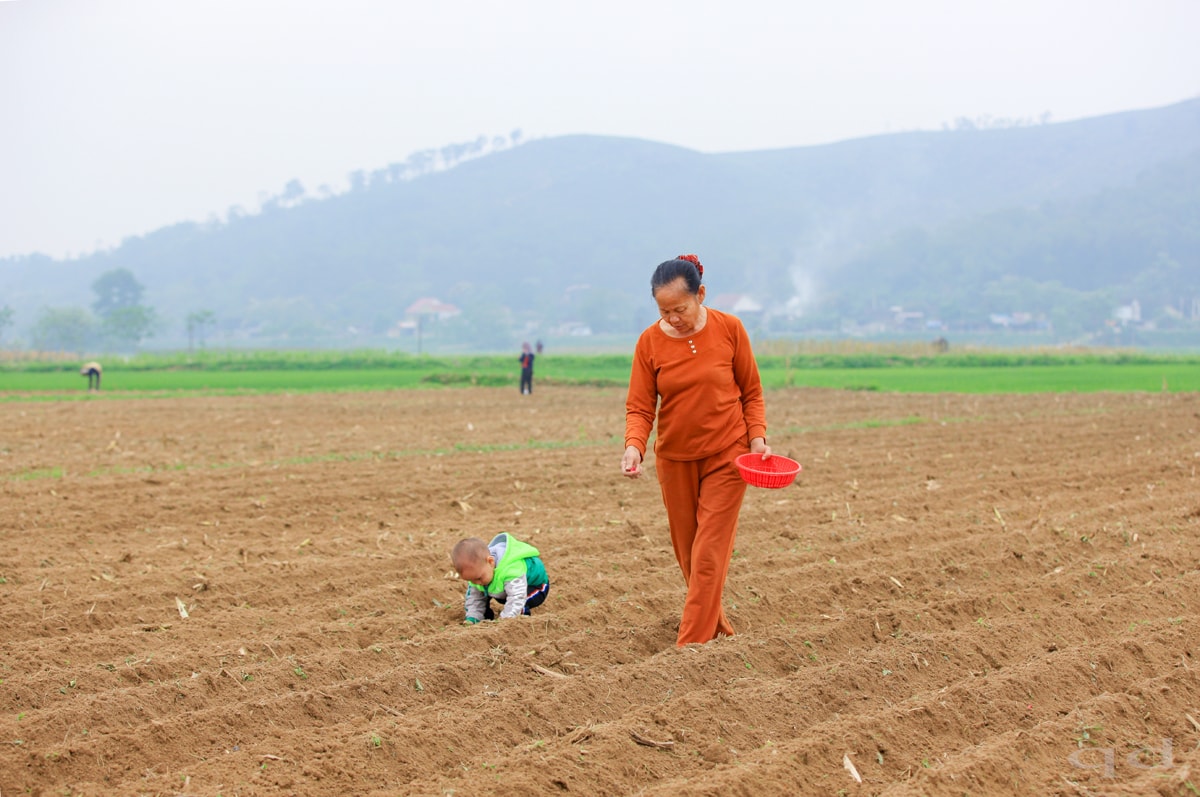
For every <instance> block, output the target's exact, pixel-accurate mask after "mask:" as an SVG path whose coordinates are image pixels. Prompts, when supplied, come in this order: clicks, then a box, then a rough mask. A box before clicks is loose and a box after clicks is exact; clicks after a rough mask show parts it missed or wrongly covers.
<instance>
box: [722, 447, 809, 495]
mask: <svg viewBox="0 0 1200 797" xmlns="http://www.w3.org/2000/svg"><path fill="white" fill-rule="evenodd" d="M734 462H735V463H736V464H737V469H738V472H739V473H741V474H742V478H743V479H745V480H746V482H747V483H748V484H752V485H754V486H755V487H766V488H769V489H778V488H780V487H787V486H788V485H789V484H791V483H792V482H794V481H795V480H796V474H798V473H799V472H800V463H799V462H797V461H796V460H794V459H788V458H787V457H784V456H780V455H779V454H772V455H771V456H770V458H769V459H763V458H762V454H742V455H741V456H740V457H738V458H737V459H736V460H734Z"/></svg>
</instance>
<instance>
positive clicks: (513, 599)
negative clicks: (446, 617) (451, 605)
mask: <svg viewBox="0 0 1200 797" xmlns="http://www.w3.org/2000/svg"><path fill="white" fill-rule="evenodd" d="M450 561H451V562H452V563H453V564H454V569H455V570H456V571H457V572H458V575H459V578H462V579H463V580H465V581H466V582H467V594H466V598H465V599H464V607H465V610H466V620H465V622H468V623H478V622H479V621H480V620H494V619H495V618H496V615H495V614H494V613H493V612H492V601H493V600H494V601H496V602H497V603H499V604H500V605H501V606H503V607H504V608H502V609H501V610H500V616H501V617H517V616H518V615H522V614H529V610H530V609H532V608H534V607H535V606H541V605H542V602H543V601H544V600H546V595H548V594H549V592H550V578H549V576H547V575H546V565H545V564H543V563H542V560H541V558H540V554H539V553H538V549H537V548H534V547H533V546H532V545H530V544H528V543H525V542H521V541H520V540H518V539H517V538H516V537H514V536H512V535H511V534H508V533H501V534H497V535H496V536H495V537H493V538H492V541H491V542H489V543H486V544H485V543H484V541H483V540H481V539H479V538H478V537H467V538H466V539H463V540H459V541H458V543H457V544H456V545H455V546H454V548H453V549H452V550H451V551H450Z"/></svg>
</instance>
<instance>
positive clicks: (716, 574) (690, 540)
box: [655, 438, 750, 646]
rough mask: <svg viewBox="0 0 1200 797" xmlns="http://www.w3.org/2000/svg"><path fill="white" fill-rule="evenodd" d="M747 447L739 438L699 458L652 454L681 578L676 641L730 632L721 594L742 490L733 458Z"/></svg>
mask: <svg viewBox="0 0 1200 797" xmlns="http://www.w3.org/2000/svg"><path fill="white" fill-rule="evenodd" d="M749 450H750V444H749V441H748V440H746V439H745V438H743V439H741V440H738V441H737V442H736V443H734V444H733V445H731V446H730V447H729V448H726V449H725V450H724V451H721V452H719V453H717V454H713V455H712V456H710V457H705V458H704V459H696V460H688V461H681V460H672V459H663V458H662V457H657V458H656V459H655V469H656V470H657V472H658V485H659V487H660V488H661V489H662V497H663V504H664V505H665V506H666V508H667V523H668V524H669V525H670V527H671V545H672V546H673V547H674V548H675V558H676V559H677V560H678V561H679V569H680V570H682V571H683V580H684V582H685V583H686V584H687V598H686V599H684V602H683V618H682V620H680V623H679V638H678V640H676V643H675V644H676V645H681V646H682V645H686V644H688V643H689V642H708V641H710V640H712V639H716V638H717V636H718V635H719V634H725V635H730V636H731V635H732V634H733V626H732V625H730V624H729V618H727V617H726V616H725V609H724V608H723V607H722V605H721V597H722V594H723V593H724V591H725V577H726V576H727V575H728V574H729V561H730V559H732V558H733V542H734V538H735V537H736V536H737V522H738V511H739V510H740V509H741V508H742V497H743V496H744V495H745V494H746V482H744V481H743V480H742V477H741V475H740V474H739V473H738V470H737V466H736V465H734V462H733V460H734V459H735V458H736V457H737V456H738V455H739V454H745V453H746V452H748V451H749Z"/></svg>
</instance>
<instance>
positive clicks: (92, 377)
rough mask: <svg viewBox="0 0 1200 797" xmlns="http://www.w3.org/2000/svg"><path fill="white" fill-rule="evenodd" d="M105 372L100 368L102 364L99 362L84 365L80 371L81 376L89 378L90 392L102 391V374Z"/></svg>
mask: <svg viewBox="0 0 1200 797" xmlns="http://www.w3.org/2000/svg"><path fill="white" fill-rule="evenodd" d="M103 370H104V369H102V368H101V367H100V363H98V362H90V363H84V364H83V367H82V368H80V369H79V375H80V376H86V377H87V378H88V391H89V392H90V391H92V390H96V391H99V390H100V373H101V371H103Z"/></svg>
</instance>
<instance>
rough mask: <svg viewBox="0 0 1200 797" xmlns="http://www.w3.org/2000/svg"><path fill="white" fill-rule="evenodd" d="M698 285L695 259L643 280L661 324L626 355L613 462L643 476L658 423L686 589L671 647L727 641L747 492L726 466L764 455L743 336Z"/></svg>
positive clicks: (661, 468) (761, 413)
mask: <svg viewBox="0 0 1200 797" xmlns="http://www.w3.org/2000/svg"><path fill="white" fill-rule="evenodd" d="M703 276H704V266H702V265H701V264H700V258H698V257H696V255H680V256H679V257H677V258H675V259H674V260H668V261H666V262H664V263H661V264H659V266H658V268H656V269H655V271H654V274H653V276H652V277H651V278H650V291H651V295H653V297H654V300H655V302H657V304H658V311H659V316H660V317H659V320H658V321H656V322H655V323H654V324H652V325H651V326H650V327H648V328H647V329H646V330H645V331H644V332H642V334H641V336H640V337H639V338H638V341H637V345H636V346H635V348H634V353H633V368H632V370H631V373H630V378H629V392H628V394H627V397H626V400H625V454H624V456H622V457H621V472H622V473H623V474H624V475H625V476H627V477H629V478H631V479H636V478H638V477H639V476H641V475H642V461H643V460H644V459H645V455H646V442H647V440H648V439H649V437H650V430H651V428H652V427H653V426H654V424H655V421H656V420H657V423H658V436H657V439H656V441H655V443H654V453H655V455H656V470H657V474H658V484H659V488H660V489H661V491H662V499H663V504H664V505H665V506H666V510H667V522H668V524H669V526H670V529H671V545H672V547H674V549H675V558H676V559H677V560H678V562H679V568H680V570H682V571H683V580H684V582H685V583H686V584H687V597H686V598H685V599H684V604H683V617H682V619H681V620H680V623H679V636H678V638H677V639H676V644H677V645H679V646H683V645H686V644H689V643H692V642H708V641H710V640H713V639H716V638H717V637H719V636H728V635H732V634H733V626H732V625H730V623H729V619H728V618H727V617H726V616H725V610H724V608H723V607H722V605H721V600H722V593H723V592H724V590H725V578H726V575H727V574H728V573H729V562H730V560H731V559H732V557H733V544H734V538H735V537H736V535H737V521H738V511H739V510H740V509H741V506H742V497H743V496H744V495H745V493H746V483H745V482H744V481H743V480H742V478H741V475H740V474H739V473H738V470H737V467H736V465H735V464H734V460H735V459H736V458H737V457H738V456H739V455H741V454H745V453H747V452H753V453H757V454H762V457H763V459H767V458H768V457H770V456H771V448H770V446H768V445H767V438H766V435H767V420H766V406H765V404H764V402H763V391H762V383H761V381H760V380H759V375H758V364H757V363H756V362H755V360H754V352H753V351H751V349H750V337H749V335H747V334H746V328H745V327H744V326H742V322H741V321H739V320H738V319H737V318H736V317H734V316H732V315H727V314H725V313H722V312H719V311H717V310H713V309H711V308H709V307H706V306H705V305H704V293H705V289H704V285H702V284H701V280H702V278H703Z"/></svg>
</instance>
